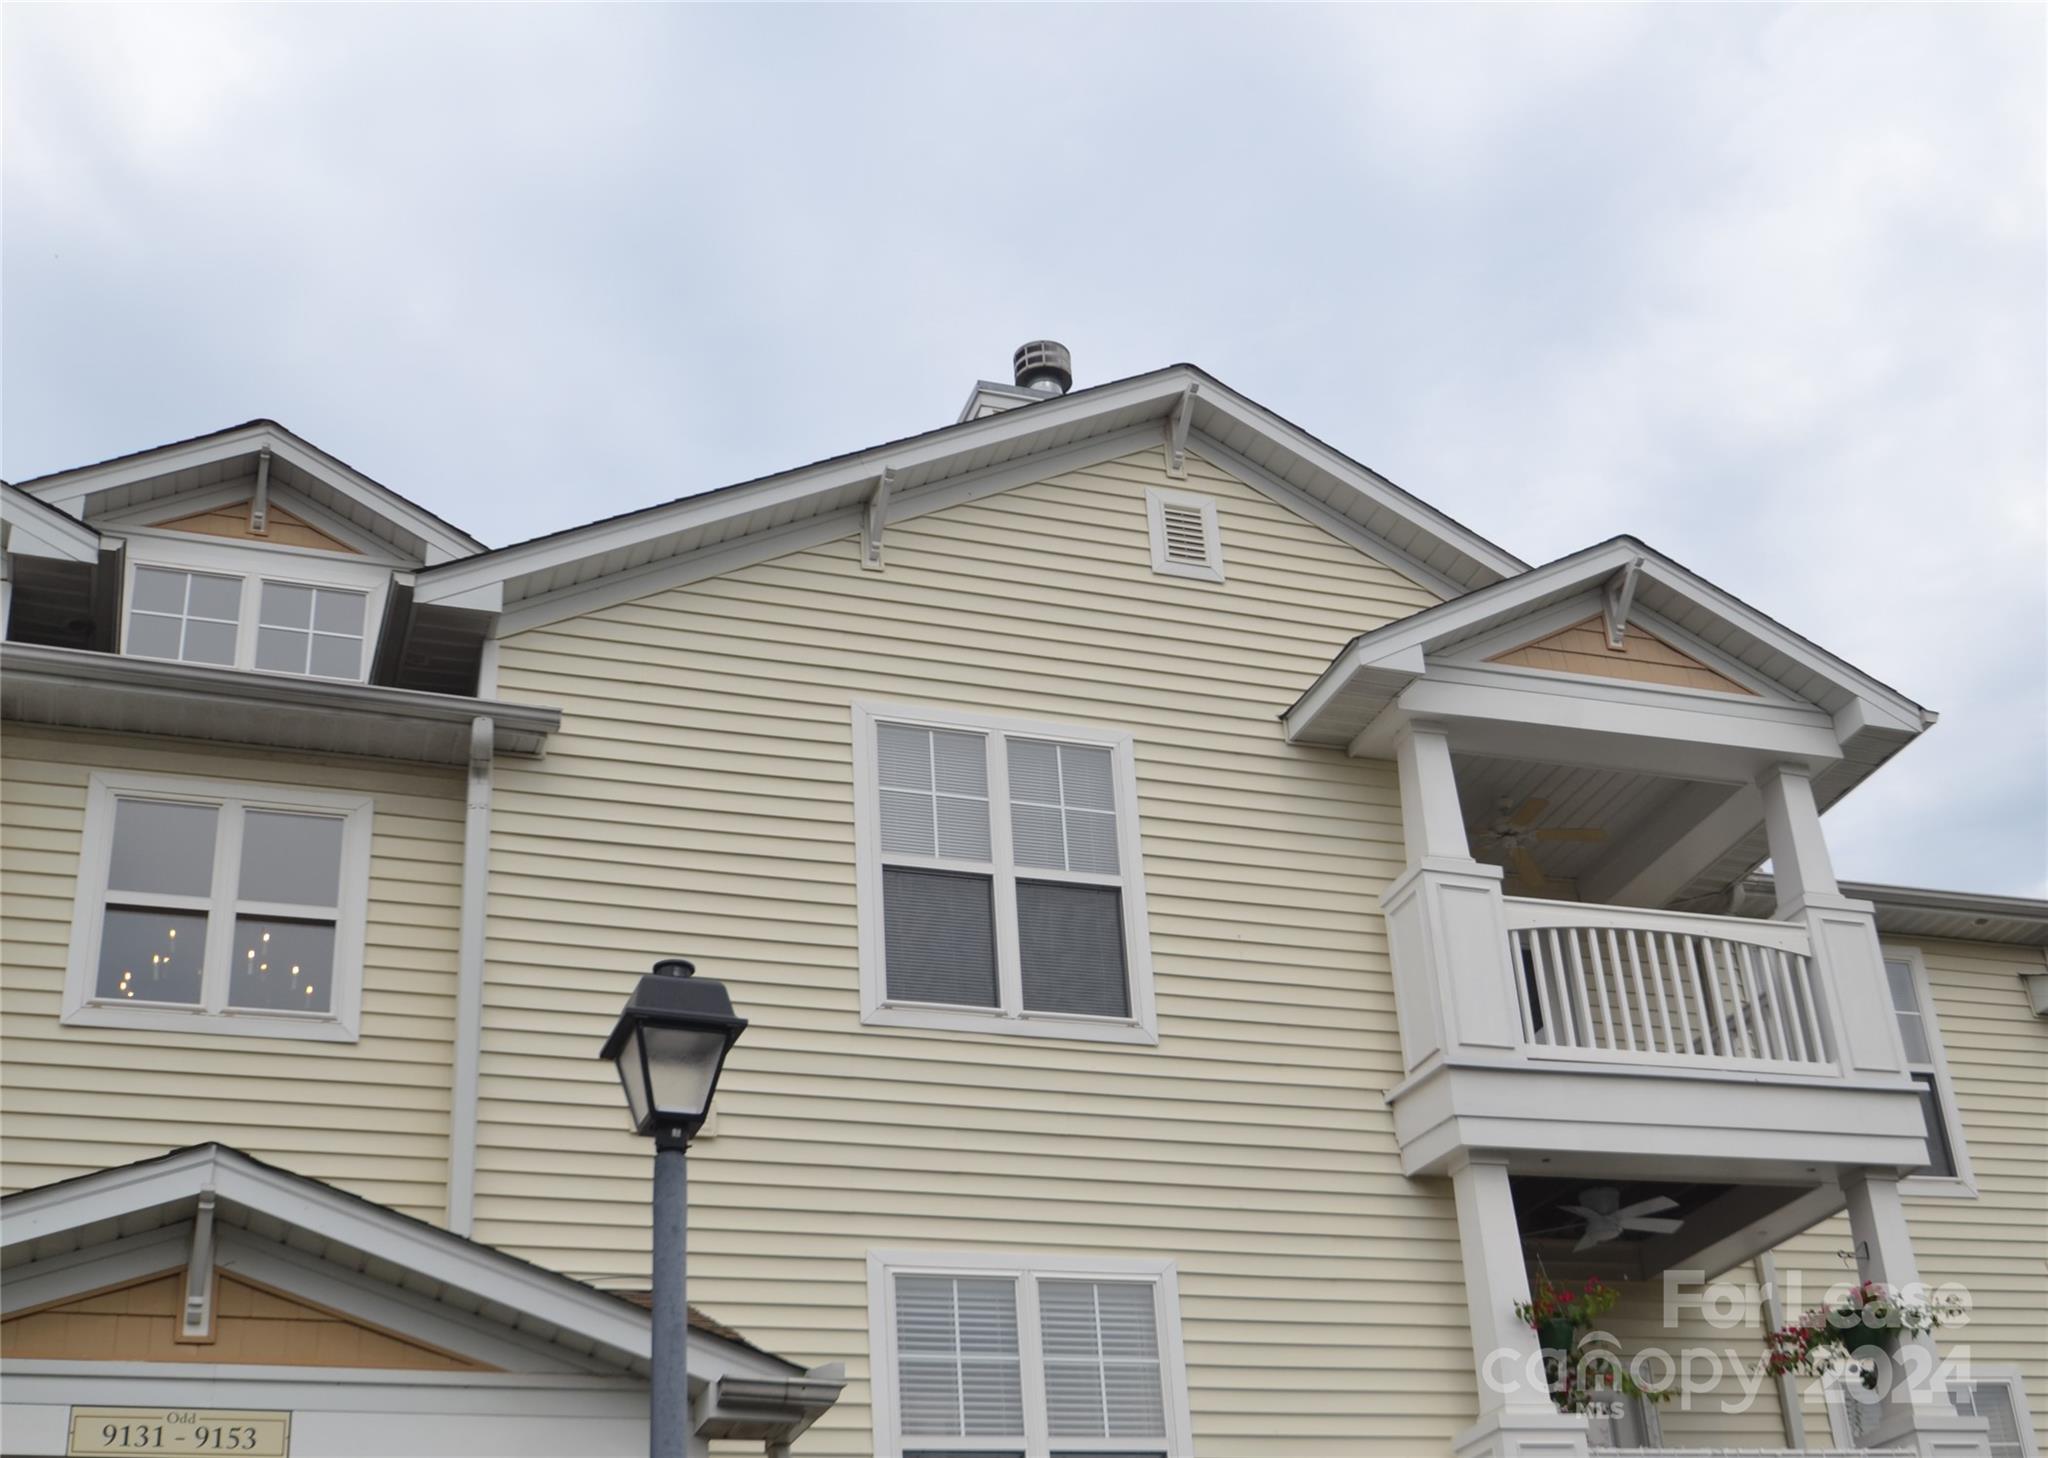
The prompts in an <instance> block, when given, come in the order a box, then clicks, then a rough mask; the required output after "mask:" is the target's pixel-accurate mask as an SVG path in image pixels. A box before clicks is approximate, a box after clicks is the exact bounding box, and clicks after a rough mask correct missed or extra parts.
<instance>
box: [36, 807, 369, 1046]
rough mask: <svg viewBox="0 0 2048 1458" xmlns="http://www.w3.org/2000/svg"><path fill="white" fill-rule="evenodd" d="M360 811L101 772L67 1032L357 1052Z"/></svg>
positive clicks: (363, 830) (364, 852)
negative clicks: (255, 1037) (127, 1031)
mask: <svg viewBox="0 0 2048 1458" xmlns="http://www.w3.org/2000/svg"><path fill="white" fill-rule="evenodd" d="M370 821H371V805H370V801H369V800H368V799H366V798H364V797H361V796H349V795H333V794H324V793H316V792H310V791H304V790H298V789H291V788H282V787H278V786H271V785H232V784H221V783H215V782H210V781H197V780H186V779H183V778H179V777H172V776H134V775H122V774H96V775H94V776H93V778H92V783H91V788H90V789H89V791H88V793H87V800H86V823H85V837H84V849H83V853H82V855H81V858H80V868H79V878H78V900H77V907H76V911H75V913H74V917H73V925H72V937H71V967H70V972H69V976H68V980H67V982H66V987H65V1012H64V1016H65V1021H67V1022H71V1023H77V1024H86V1025H93V1026H114V1027H120V1026H133V1027H146V1028H154V1029H159V1030H182V1031H194V1032H230V1033H257V1034H265V1035H269V1036H277V1037H301V1038H317V1039H330V1040H331V1039H344V1040H346V1039H353V1038H354V1037H355V1036H356V1027H357V1020H358V1018H357V1015H358V1012H359V1009H360V1007H361V994H362V941H363V919H364V910H365V901H366V896H367V888H368V878H369V851H370Z"/></svg>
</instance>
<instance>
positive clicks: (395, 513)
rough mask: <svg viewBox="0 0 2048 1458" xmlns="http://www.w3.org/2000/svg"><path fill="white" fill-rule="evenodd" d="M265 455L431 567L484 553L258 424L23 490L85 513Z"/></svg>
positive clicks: (315, 451) (387, 491)
mask: <svg viewBox="0 0 2048 1458" xmlns="http://www.w3.org/2000/svg"><path fill="white" fill-rule="evenodd" d="M265 449H267V450H269V451H270V453H271V454H272V455H273V456H275V457H276V458H278V459H280V460H285V461H289V462H290V463H291V464H292V465H294V466H296V467H298V468H299V469H300V470H302V471H304V472H306V473H307V474H308V475H311V476H317V477H319V478H320V479H321V480H323V481H325V482H326V483H327V484H328V485H330V486H332V487H334V489H335V490H337V491H339V492H341V493H342V494H343V495H345V496H348V497H350V498H352V499H354V500H356V501H359V502H361V503H362V504H363V505H364V506H365V507H367V508H368V509H369V510H371V511H373V512H375V513H377V514H378V515H379V516H382V517H384V518H385V519H386V520H388V521H390V522H392V523H393V524H395V525H397V526H398V527H400V528H402V529H403V530H405V531H406V532H409V533H411V534H412V535H413V536H414V537H417V538H418V539H419V541H420V542H421V543H422V544H423V546H424V548H425V551H424V555H425V557H426V559H427V562H428V564H429V565H432V564H435V563H439V562H448V561H453V560H455V559H457V558H460V557H468V556H472V555H474V554H475V553H478V552H481V551H483V550H485V548H484V544H483V543H482V542H479V541H477V540H476V539H475V538H474V537H472V536H470V535H468V534H467V533H466V532H461V531H457V530H456V529H455V528H453V527H450V526H448V525H447V524H446V523H445V522H442V521H441V520H440V519H439V518H437V517H435V516H434V515H433V514H432V513H430V512H428V511H425V510H423V509H422V508H420V507H417V506H415V505H413V504H412V503H411V502H410V501H407V500H406V499H405V498H404V497H403V496H400V495H399V494H398V493H397V492H396V491H393V490H392V489H391V488H390V487H388V486H385V485H382V484H381V483H379V482H376V481H373V480H371V479H370V478H369V477H368V476H365V475H363V474H362V473H361V472H360V471H357V470H355V469H354V468H352V467H350V466H347V465H345V464H343V463H342V462H340V461H338V460H336V459H335V458H334V457H333V456H330V455H328V454H327V453H326V452H325V451H323V450H321V449H319V447H317V446H315V445H313V444H311V443H310V442H308V441H304V440H301V439H300V438H299V437H297V436H295V435H293V434H292V433H291V432H290V431H287V430H285V429H284V428H283V427H282V426H279V425H274V424H272V423H270V422H268V421H257V422H254V423H252V424H249V425H246V426H243V427H241V428H239V429H236V430H230V431H223V432H222V433H220V434H218V435H211V436H206V437H203V438H201V439H199V440H195V441H190V442H187V443H186V444H184V445H177V446H166V447H164V448H162V449H160V450H154V451H144V452H141V453H139V454H137V455H134V456H128V457H124V458H122V459H120V460H117V461H110V462H108V463H107V464H105V465H101V466H81V467H79V468H78V469H77V470H73V471H62V472H59V473H57V474H56V475H53V476H44V477H41V478H39V479H38V480H35V481H32V482H29V483H27V484H26V485H25V486H24V487H23V489H24V490H26V491H28V492H30V493H31V494H33V495H34V496H35V497H36V498H37V499H38V500H41V501H45V502H48V503H49V504H51V505H52V506H60V507H66V508H69V507H72V506H73V505H74V503H76V504H77V505H78V506H79V508H80V509H81V510H82V509H83V503H84V501H85V500H86V498H88V497H90V496H92V495H94V494H96V493H97V492H101V491H108V490H112V489H113V488H115V487H118V486H130V485H133V484H135V483H136V482H138V481H150V480H154V479H155V478H157V477H158V476H169V475H174V474H175V473H177V472H179V471H183V470H187V469H190V468H191V467H194V466H205V465H210V464H212V463H213V462H215V461H224V460H230V459H232V458H234V457H235V456H240V455H247V454H248V453H249V452H250V451H254V450H265Z"/></svg>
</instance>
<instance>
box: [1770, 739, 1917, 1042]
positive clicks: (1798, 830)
mask: <svg viewBox="0 0 2048 1458" xmlns="http://www.w3.org/2000/svg"><path fill="white" fill-rule="evenodd" d="M1757 790H1758V791H1759V793H1761V794H1762V796H1763V802H1764V833H1765V835H1766V836H1767V837H1768V838H1769V840H1770V846H1771V872H1772V875H1773V877H1774V878H1775V879H1776V882H1777V888H1778V917H1779V919H1780V920H1782V921H1798V922H1804V923H1806V928H1807V931H1808V933H1809V934H1810V935H1811V936H1812V938H1813V970H1814V976H1815V980H1816V982H1817V984H1818V986H1819V988H1820V994H1821V999H1822V1001H1823V1002H1825V1003H1826V1004H1827V1006H1826V1008H1825V1010H1824V1011H1823V1014H1822V1019H1823V1021H1824V1022H1825V1023H1826V1024H1827V1028H1828V1033H1829V1037H1830V1047H1829V1050H1828V1051H1829V1052H1830V1053H1831V1054H1832V1055H1833V1056H1834V1058H1835V1059H1836V1060H1837V1061H1838V1062H1839V1063H1840V1064H1841V1065H1842V1071H1843V1072H1844V1073H1847V1074H1851V1075H1857V1074H1864V1075H1876V1076H1886V1075H1890V1076H1896V1077H1901V1078H1903V1077H1904V1075H1905V1068H1906V1050H1905V1047H1904V1045H1903V1044H1901V1043H1900V1041H1899V1028H1898V1020H1897V1018H1896V1017H1895V1016H1894V1014H1893V1012H1892V1001H1891V991H1890V989H1889V988H1888V987H1887V986H1886V984H1885V973H1884V954H1883V952H1881V951H1880V950H1879V949H1878V943H1877V913H1876V910H1875V908H1873V907H1872V906H1871V904H1870V903H1869V902H1868V901H1855V900H1851V899H1850V898H1849V897H1846V896H1844V895H1843V894H1842V890H1841V887H1840V886H1839V885H1838V884H1837V883H1836V881H1835V868H1834V863H1833V861H1832V860H1831V859H1830V857H1829V855H1828V843H1827V839H1826V837H1825V836H1824V835H1823V834H1822V833H1821V828H1820V808H1819V806H1818V805H1817V804H1816V803H1815V801H1814V798H1813V777H1812V775H1811V774H1810V773H1809V772H1808V771H1807V769H1806V767H1805V766H1803V765H1788V764H1781V765H1777V766H1775V767H1774V768H1772V769H1771V770H1770V772H1769V773H1767V774H1765V775H1763V776H1762V777H1761V778H1760V779H1759V780H1758V781H1757Z"/></svg>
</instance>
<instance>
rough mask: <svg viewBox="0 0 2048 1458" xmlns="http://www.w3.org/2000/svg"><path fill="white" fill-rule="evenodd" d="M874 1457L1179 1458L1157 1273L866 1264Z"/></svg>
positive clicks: (1171, 1320)
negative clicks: (872, 1375) (872, 1386)
mask: <svg viewBox="0 0 2048 1458" xmlns="http://www.w3.org/2000/svg"><path fill="white" fill-rule="evenodd" d="M868 1295H869V1303H870V1310H869V1327H870V1337H871V1340H872V1342H873V1346H872V1348H871V1351H870V1358H871V1367H872V1369H873V1372H874V1374H875V1390H874V1413H875V1452H876V1455H877V1458H965V1455H968V1454H974V1455H985V1458H996V1455H1002V1458H1110V1455H1115V1458H1185V1455H1187V1454H1188V1453H1189V1452H1190V1450H1191V1447H1192V1445H1191V1442H1190V1440H1189V1434H1188V1409H1187V1378H1186V1367H1185V1361H1184V1358H1183V1356H1182V1352H1181V1336H1180V1312H1179V1299H1178V1296H1177V1294H1176V1286H1175V1276H1174V1268H1173V1264H1172V1262H1170V1261H1090V1260H1080V1261H1075V1260H1068V1261H1055V1262H1046V1263H1040V1262H1038V1261H1036V1260H1034V1259H1032V1258H1029V1257H1025V1256H996V1255H985V1254H978V1253H977V1254H972V1255H928V1254H920V1253H916V1252H876V1253H874V1254H873V1255H871V1256H870V1257H869V1259H868Z"/></svg>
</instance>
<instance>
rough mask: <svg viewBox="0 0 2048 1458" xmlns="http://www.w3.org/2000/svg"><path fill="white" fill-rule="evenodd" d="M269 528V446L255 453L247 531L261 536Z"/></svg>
mask: <svg viewBox="0 0 2048 1458" xmlns="http://www.w3.org/2000/svg"><path fill="white" fill-rule="evenodd" d="M269 530H270V448H269V447H268V446H265V447H264V448H263V449H262V450H260V451H258V452H257V453H256V492H255V494H254V495H253V496H251V497H250V498H249V531H250V533H251V534H252V535H255V536H259V537H260V536H262V535H263V534H264V533H266V532H268V531H269Z"/></svg>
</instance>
